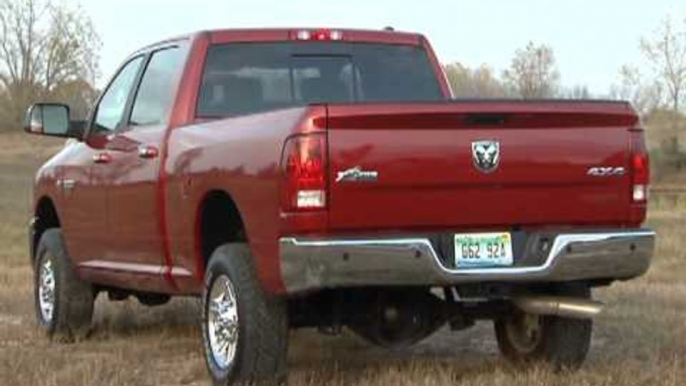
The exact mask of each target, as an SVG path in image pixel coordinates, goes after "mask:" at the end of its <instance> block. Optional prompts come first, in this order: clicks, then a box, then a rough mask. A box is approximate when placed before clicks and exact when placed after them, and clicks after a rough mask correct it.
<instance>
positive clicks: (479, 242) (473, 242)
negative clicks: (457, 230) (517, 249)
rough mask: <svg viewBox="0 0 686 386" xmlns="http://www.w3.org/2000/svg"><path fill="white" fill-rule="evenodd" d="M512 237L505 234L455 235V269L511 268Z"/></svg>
mask: <svg viewBox="0 0 686 386" xmlns="http://www.w3.org/2000/svg"><path fill="white" fill-rule="evenodd" d="M512 262H513V259H512V236H511V235H510V234H509V233H507V232H497V233H465V234H456V235H455V265H456V266H457V268H486V267H504V266H511V265H512Z"/></svg>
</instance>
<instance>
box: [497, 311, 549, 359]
mask: <svg viewBox="0 0 686 386" xmlns="http://www.w3.org/2000/svg"><path fill="white" fill-rule="evenodd" d="M505 329H506V331H507V335H508V336H509V338H510V342H511V343H512V346H513V347H514V348H515V349H516V350H517V351H519V352H520V353H523V354H529V353H531V352H533V351H534V350H536V347H538V344H539V343H540V341H541V337H542V324H541V317H540V316H538V315H532V314H525V313H520V314H519V315H517V316H516V317H514V318H512V319H510V320H508V321H507V323H506V325H505Z"/></svg>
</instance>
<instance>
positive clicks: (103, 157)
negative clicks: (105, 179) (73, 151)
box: [93, 153, 112, 164]
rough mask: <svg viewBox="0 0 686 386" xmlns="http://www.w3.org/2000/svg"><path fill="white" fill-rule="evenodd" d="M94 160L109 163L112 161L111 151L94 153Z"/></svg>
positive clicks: (99, 162)
mask: <svg viewBox="0 0 686 386" xmlns="http://www.w3.org/2000/svg"><path fill="white" fill-rule="evenodd" d="M93 162H94V163H96V164H108V163H110V162H112V156H111V155H110V153H97V154H94V155H93Z"/></svg>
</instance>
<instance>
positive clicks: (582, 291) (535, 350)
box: [495, 286, 593, 370]
mask: <svg viewBox="0 0 686 386" xmlns="http://www.w3.org/2000/svg"><path fill="white" fill-rule="evenodd" d="M548 293H550V292H548ZM553 294H555V295H560V296H573V297H579V298H584V299H590V298H591V290H590V289H589V288H588V287H585V286H559V287H556V288H555V289H554V291H553ZM592 330H593V321H592V320H591V319H574V318H565V317H560V316H537V315H530V314H526V313H524V312H522V311H520V310H515V312H514V313H513V314H512V315H509V316H508V317H506V318H502V319H499V320H496V321H495V335H496V339H497V341H498V347H499V348H500V351H501V353H502V354H503V356H504V357H505V358H506V359H508V360H509V361H511V362H513V363H516V364H523V363H531V362H545V363H548V364H550V365H551V366H553V368H554V369H556V370H565V369H566V370H576V369H578V368H579V367H581V365H582V364H583V362H584V360H585V359H586V356H587V355H588V351H589V348H590V346H591V339H592Z"/></svg>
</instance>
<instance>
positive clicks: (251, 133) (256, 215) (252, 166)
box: [166, 107, 325, 290]
mask: <svg viewBox="0 0 686 386" xmlns="http://www.w3.org/2000/svg"><path fill="white" fill-rule="evenodd" d="M324 114H325V112H324V110H323V108H321V107H311V108H294V109H285V110H279V111H274V112H270V113H264V114H257V115H252V116H245V117H236V118H229V119H224V120H221V121H216V122H207V123H201V124H197V125H191V126H186V127H181V128H178V129H176V130H174V131H173V133H172V135H171V137H170V139H169V149H170V153H169V160H168V163H167V166H166V169H167V175H168V176H169V177H168V181H167V190H166V194H167V212H168V218H169V219H174V220H173V221H170V222H169V240H170V250H171V254H172V256H173V257H174V265H175V266H178V267H182V268H184V269H186V270H189V271H191V272H193V279H194V280H195V282H194V283H193V282H192V283H181V285H182V286H184V288H186V287H190V288H191V289H193V288H194V285H197V284H198V283H200V282H201V281H202V278H203V275H204V266H203V265H202V264H198V263H199V262H200V261H201V260H199V256H198V253H197V251H198V245H197V243H198V240H197V239H196V238H195V235H196V232H195V230H196V226H197V220H198V219H197V217H198V214H199V207H200V204H201V203H202V200H203V199H204V198H205V197H206V196H207V194H208V193H210V192H212V191H224V192H226V193H228V194H229V195H230V196H231V197H232V198H233V200H234V201H235V202H236V204H237V206H238V209H239V211H240V213H241V215H242V218H243V222H244V224H245V227H246V231H247V232H246V233H247V235H248V238H249V240H250V246H251V248H252V251H253V254H254V256H255V259H256V260H255V261H256V266H257V268H258V269H257V272H258V275H259V278H260V279H261V281H262V282H263V283H264V284H265V285H266V286H267V287H269V288H272V289H279V288H282V283H281V278H280V276H279V273H280V270H279V265H278V260H277V259H276V255H277V243H278V238H279V235H280V229H279V225H280V222H279V217H280V214H279V180H280V178H279V176H280V172H279V164H280V158H281V148H282V146H283V142H284V140H285V138H287V137H288V136H289V135H291V134H294V133H295V132H296V130H298V128H299V127H301V126H305V127H306V126H307V125H306V124H305V125H303V122H302V121H303V119H307V118H308V117H310V116H321V115H324ZM195 289H196V290H197V288H195Z"/></svg>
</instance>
